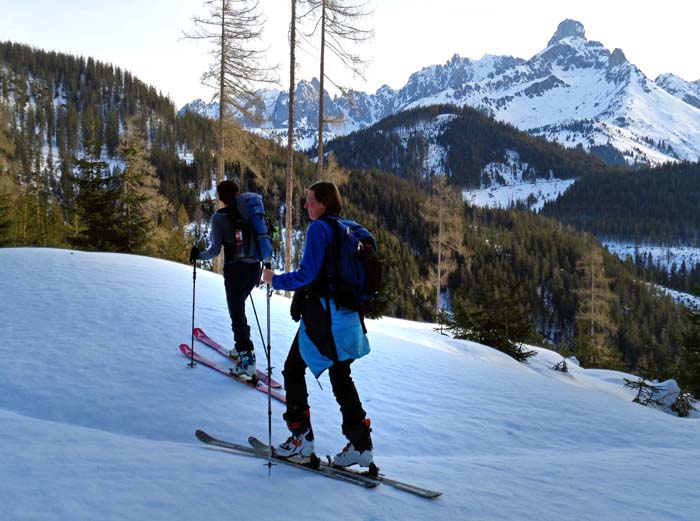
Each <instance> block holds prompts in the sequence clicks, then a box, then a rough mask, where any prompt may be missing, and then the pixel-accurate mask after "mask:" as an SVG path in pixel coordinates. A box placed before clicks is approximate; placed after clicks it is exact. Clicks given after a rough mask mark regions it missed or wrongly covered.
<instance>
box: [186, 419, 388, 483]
mask: <svg viewBox="0 0 700 521" xmlns="http://www.w3.org/2000/svg"><path fill="white" fill-rule="evenodd" d="M194 434H195V436H196V437H197V439H198V440H199V441H201V442H202V443H206V444H207V445H213V446H215V447H219V448H222V449H228V450H231V451H234V452H239V453H243V454H247V455H249V456H255V457H258V458H265V459H267V458H268V453H267V448H265V450H262V451H261V450H258V449H256V448H253V447H249V446H245V445H238V444H236V443H231V442H228V441H224V440H220V439H218V438H215V437H214V436H211V435H210V434H207V433H206V432H204V431H203V430H200V429H198V430H197V431H195V433H194ZM265 447H267V445H265ZM272 459H273V460H275V462H279V463H283V464H285V465H290V466H292V467H297V468H302V469H306V470H308V471H310V472H314V473H316V474H320V475H322V476H326V477H328V478H331V479H337V480H339V481H344V482H345V483H352V484H353V485H358V486H360V487H364V488H374V487H376V486H377V485H379V483H370V482H367V481H365V480H362V479H358V478H356V477H354V476H347V475H345V474H343V473H340V472H337V471H336V469H333V468H329V467H327V466H313V464H312V463H300V462H297V461H294V460H289V459H284V458H279V457H275V456H273V457H272ZM318 461H319V460H318V457H317V458H316V462H317V463H318Z"/></svg>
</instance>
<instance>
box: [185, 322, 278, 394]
mask: <svg viewBox="0 0 700 521" xmlns="http://www.w3.org/2000/svg"><path fill="white" fill-rule="evenodd" d="M192 333H193V334H194V337H195V338H196V339H197V340H199V341H200V342H201V343H203V344H204V345H206V346H209V347H211V348H212V349H213V350H214V351H216V352H217V353H219V354H220V355H222V356H225V357H226V358H228V359H229V360H232V358H231V357H230V356H229V354H228V350H227V349H226V348H225V347H224V346H222V345H221V344H219V343H218V342H217V341H216V340H214V339H213V338H211V337H210V336H209V335H207V334H206V333H205V332H204V330H202V329H200V328H198V327H196V328H194V329H193V330H192ZM256 376H257V377H258V379H259V380H262V381H263V382H265V383H267V373H265V372H263V371H260V370H259V369H258V370H257V371H256ZM270 387H272V388H273V389H280V388H281V387H282V384H281V383H279V382H278V381H276V380H274V379H272V380H270Z"/></svg>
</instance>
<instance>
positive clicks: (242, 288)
mask: <svg viewBox="0 0 700 521" xmlns="http://www.w3.org/2000/svg"><path fill="white" fill-rule="evenodd" d="M216 193H217V196H218V198H219V200H220V201H221V202H222V203H223V205H224V207H223V208H221V209H219V210H218V211H217V212H216V213H214V215H212V217H211V222H210V232H209V248H207V250H206V251H203V252H200V251H199V248H197V246H196V245H195V246H193V247H192V250H191V251H190V262H191V263H194V262H196V261H198V260H211V259H214V258H215V257H217V256H218V255H219V253H220V252H221V248H222V246H223V248H224V287H225V288H226V303H227V304H228V311H229V315H230V316H231V329H232V330H233V338H234V348H233V349H232V350H231V351H230V356H231V358H232V359H234V360H237V364H236V367H234V368H233V369H232V372H233V373H234V374H238V375H247V376H250V377H253V376H255V352H254V346H253V342H252V341H251V340H250V326H248V320H247V319H246V314H245V301H246V299H247V298H248V295H250V292H251V291H253V288H254V287H255V286H256V285H257V284H258V282H259V280H260V270H261V264H260V261H259V260H257V259H249V258H240V256H237V255H236V250H237V248H241V247H243V245H242V242H243V240H244V237H243V232H242V230H240V229H238V228H236V227H235V226H234V224H235V223H236V221H237V220H238V219H240V218H241V215H240V212H239V211H238V206H237V204H236V197H237V195H238V186H237V185H236V183H234V182H233V181H222V182H221V183H219V185H218V186H217V187H216Z"/></svg>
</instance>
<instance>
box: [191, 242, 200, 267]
mask: <svg viewBox="0 0 700 521" xmlns="http://www.w3.org/2000/svg"><path fill="white" fill-rule="evenodd" d="M197 259H199V248H197V246H192V249H191V250H190V264H194V263H195V262H197Z"/></svg>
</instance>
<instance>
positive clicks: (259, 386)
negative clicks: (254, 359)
mask: <svg viewBox="0 0 700 521" xmlns="http://www.w3.org/2000/svg"><path fill="white" fill-rule="evenodd" d="M180 351H182V354H183V355H185V356H186V357H187V358H191V357H192V350H191V349H190V346H188V345H187V344H180ZM194 359H195V360H196V361H197V362H199V363H200V364H202V365H206V366H207V367H209V368H210V369H213V370H214V371H217V372H219V373H221V374H223V375H225V376H228V377H229V378H233V379H234V380H238V381H239V382H241V383H242V384H245V385H247V386H248V387H252V388H253V389H255V390H256V391H260V392H261V393H265V394H267V391H268V387H267V384H266V383H264V382H262V381H260V380H258V381H257V382H253V381H252V380H246V379H245V378H243V377H242V376H237V375H235V374H232V373H231V371H230V370H228V369H225V368H223V367H221V366H220V365H216V364H215V363H214V362H212V361H211V360H209V359H208V358H204V357H203V356H202V355H200V354H199V353H197V352H195V353H194ZM270 395H271V396H272V397H273V398H275V399H276V400H279V401H280V402H282V403H286V402H287V401H286V399H285V397H284V395H283V394H281V393H280V392H279V391H275V390H272V389H270Z"/></svg>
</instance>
